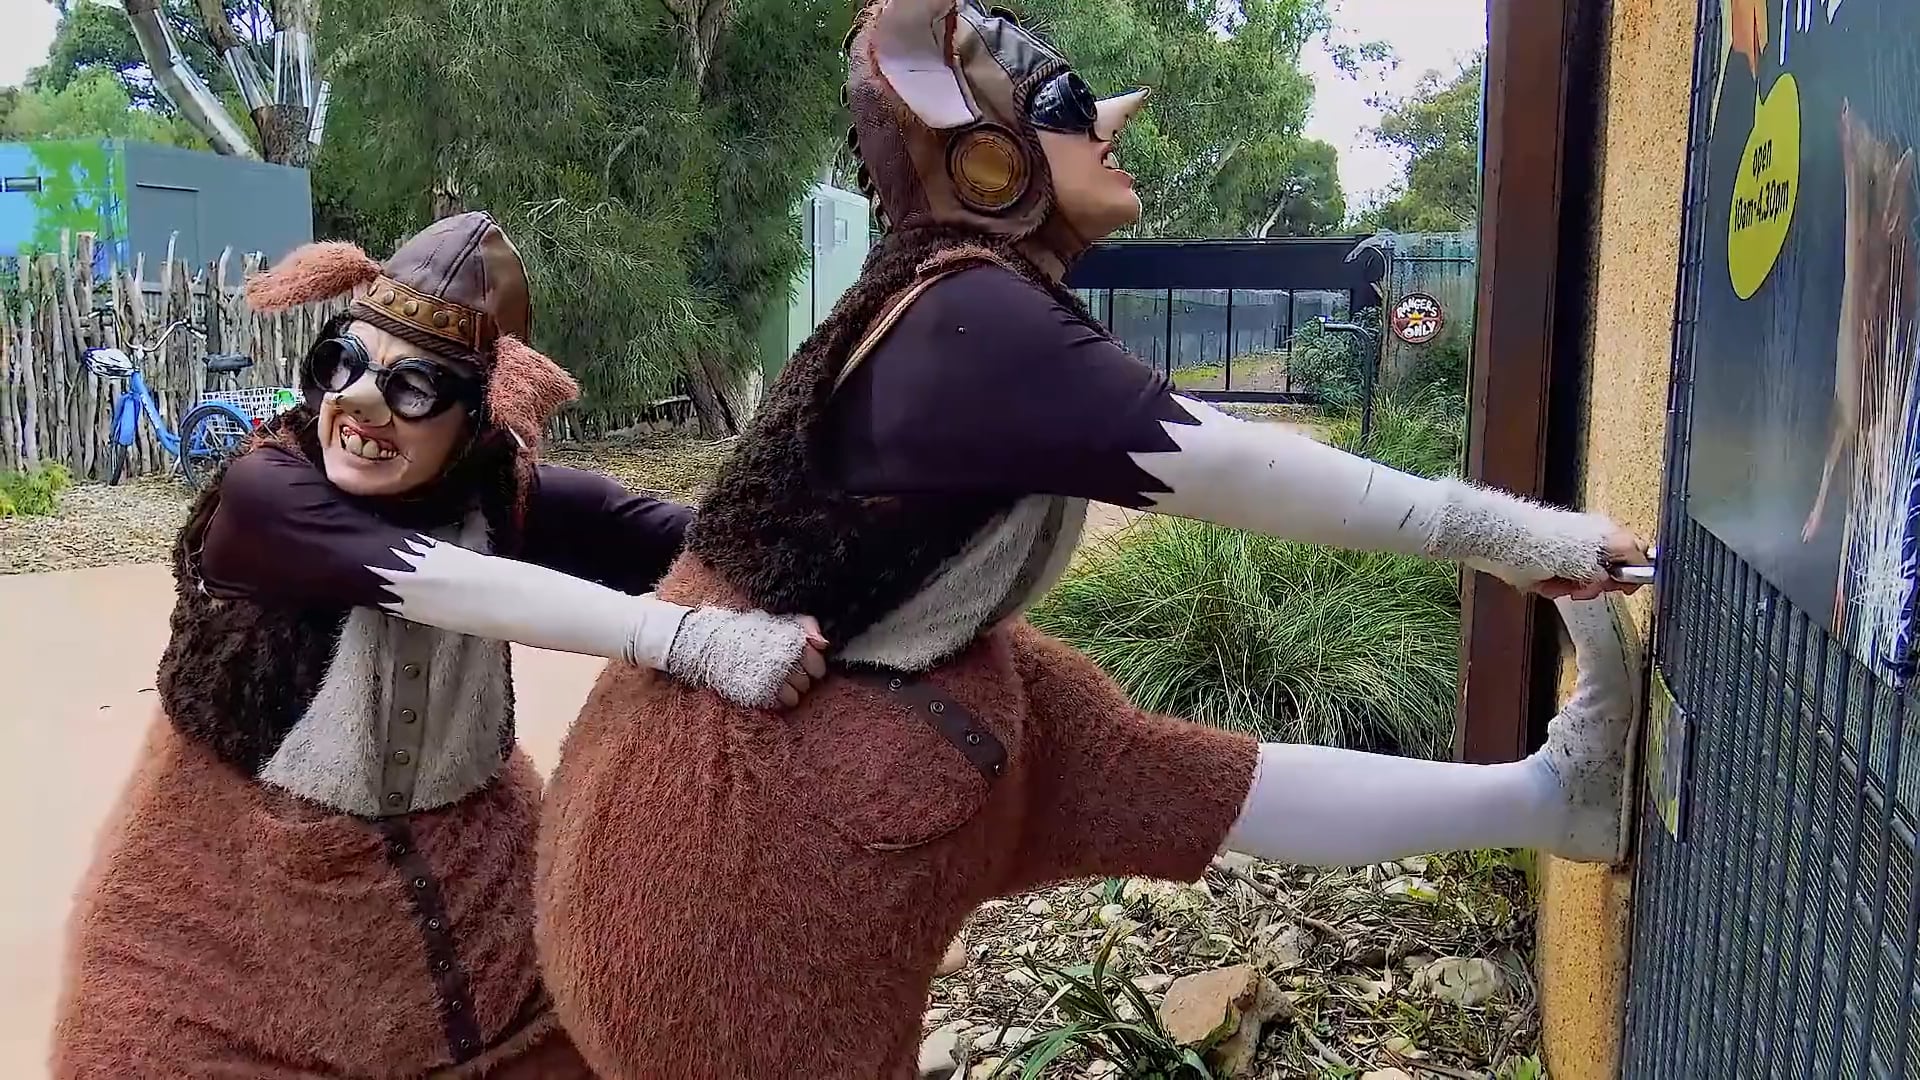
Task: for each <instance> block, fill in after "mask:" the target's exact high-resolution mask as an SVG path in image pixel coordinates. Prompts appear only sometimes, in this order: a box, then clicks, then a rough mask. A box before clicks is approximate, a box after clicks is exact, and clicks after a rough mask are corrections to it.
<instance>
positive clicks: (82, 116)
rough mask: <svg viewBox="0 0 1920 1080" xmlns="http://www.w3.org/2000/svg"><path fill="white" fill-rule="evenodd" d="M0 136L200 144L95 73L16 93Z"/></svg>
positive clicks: (187, 130)
mask: <svg viewBox="0 0 1920 1080" xmlns="http://www.w3.org/2000/svg"><path fill="white" fill-rule="evenodd" d="M88 6H93V5H88ZM123 21H124V17H123ZM0 138H6V139H17V140H22V141H37V140H42V139H138V140H141V141H143V142H156V143H164V144H166V145H168V146H188V147H196V148H198V147H204V146H205V145H206V144H205V143H204V142H203V141H202V140H201V138H200V136H199V135H198V134H197V133H196V132H195V131H194V130H193V128H191V127H189V126H188V125H187V124H186V123H185V122H184V121H182V120H180V119H179V118H178V117H176V116H172V115H163V114H161V113H158V112H155V111H153V110H151V109H147V108H142V107H138V106H136V105H135V104H134V103H133V102H132V101H131V100H130V99H129V98H128V97H127V90H126V86H125V85H124V84H123V83H122V82H121V81H120V79H119V78H118V77H117V76H115V75H114V74H113V73H112V72H110V71H105V70H98V69H95V70H87V71H82V72H79V73H77V74H74V75H73V76H72V77H71V78H69V79H67V80H65V81H64V82H63V83H62V84H61V85H60V87H59V88H58V89H55V88H53V87H52V86H51V85H48V86H42V87H39V88H36V89H30V90H23V91H21V92H19V93H18V94H17V95H16V96H15V97H14V99H13V103H12V108H11V109H9V110H8V111H7V114H6V116H5V118H4V120H0Z"/></svg>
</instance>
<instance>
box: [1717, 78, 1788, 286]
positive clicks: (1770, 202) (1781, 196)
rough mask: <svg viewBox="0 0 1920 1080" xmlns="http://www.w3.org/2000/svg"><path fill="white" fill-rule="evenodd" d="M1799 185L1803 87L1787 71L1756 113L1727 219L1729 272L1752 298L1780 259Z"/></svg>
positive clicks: (1758, 106)
mask: <svg viewBox="0 0 1920 1080" xmlns="http://www.w3.org/2000/svg"><path fill="white" fill-rule="evenodd" d="M1799 189H1800V88H1799V86H1798V85H1797V84H1796V83H1795V82H1794V81H1793V76H1792V75H1782V76H1780V78H1779V80H1778V81H1776V82H1775V83H1774V84H1773V89H1772V90H1770V91H1768V93H1767V96H1766V97H1765V98H1763V99H1761V100H1760V101H1759V102H1758V103H1757V104H1756V105H1755V107H1754V111H1753V131H1752V132H1751V133H1750V134H1748V135H1747V149H1746V151H1745V152H1744V153H1743V154H1741V155H1740V173H1739V175H1738V176H1736V177H1734V181H1733V209H1732V213H1730V214H1729V215H1728V217H1727V270H1728V272H1729V273H1730V274H1731V275H1732V277H1733V291H1734V293H1735V294H1736V295H1738V296H1739V297H1740V299H1742V300H1747V299H1751V298H1752V297H1753V294H1754V293H1756V292H1759V291H1760V286H1761V284H1762V283H1764V282H1765V281H1766V280H1767V275H1768V274H1770V273H1772V272H1773V264H1774V263H1776V262H1778V261H1780V249H1781V248H1783V247H1785V246H1786V243H1787V227H1788V226H1789V225H1791V224H1792V223H1793V204H1794V199H1795V198H1796V197H1797V196H1798V195H1799Z"/></svg>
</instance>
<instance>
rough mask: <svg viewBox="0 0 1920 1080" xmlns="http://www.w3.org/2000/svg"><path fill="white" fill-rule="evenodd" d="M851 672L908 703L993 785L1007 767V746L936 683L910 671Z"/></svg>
mask: <svg viewBox="0 0 1920 1080" xmlns="http://www.w3.org/2000/svg"><path fill="white" fill-rule="evenodd" d="M848 674H849V675H850V676H852V677H853V678H855V679H858V680H860V681H861V682H863V683H866V684H867V685H869V686H874V687H878V688H880V689H881V690H884V691H886V693H887V695H888V696H889V697H891V698H893V699H894V700H896V701H900V702H903V703H905V704H906V705H907V706H908V707H909V708H910V709H912V710H913V712H914V714H915V715H916V716H919V717H920V718H921V719H922V720H925V721H926V722H927V723H928V724H930V725H932V727H933V729H934V730H935V731H938V732H939V733H940V735H941V737H943V738H945V739H946V740H947V741H948V742H950V743H952V744H953V748H954V749H956V750H958V751H960V753H962V754H964V755H966V759H967V760H968V761H970V762H972V763H973V767H974V768H976V769H978V770H980V775H981V776H983V777H985V778H986V781H987V783H988V785H992V784H993V782H994V781H995V780H998V779H999V778H1000V774H1001V773H1003V772H1005V771H1006V769H1007V748H1006V747H1005V746H1004V745H1002V744H1001V742H1000V740H999V739H998V738H996V737H995V736H994V734H993V732H992V731H990V730H988V728H987V726H986V725H985V724H982V723H981V722H980V721H978V720H976V719H974V716H973V714H972V713H969V712H968V711H967V710H966V708H965V707H963V706H961V705H960V704H959V703H958V702H955V701H954V700H953V699H952V698H949V697H947V696H946V695H945V694H942V693H941V692H940V689H939V688H938V687H936V686H934V685H933V684H932V683H930V682H928V681H927V680H925V679H922V678H920V677H918V676H915V675H912V674H909V673H907V672H904V671H901V672H885V671H872V670H853V671H849V672H848Z"/></svg>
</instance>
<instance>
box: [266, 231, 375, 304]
mask: <svg viewBox="0 0 1920 1080" xmlns="http://www.w3.org/2000/svg"><path fill="white" fill-rule="evenodd" d="M379 276H380V264H379V263H377V262H374V261H373V259H372V258H370V257H369V256H368V255H367V253H366V252H364V251H361V250H360V249H359V248H357V247H355V246H353V245H352V244H349V243H346V242H345V241H342V240H327V241H322V242H321V243H317V244H304V245H302V246H300V247H297V248H295V249H293V250H292V251H291V252H289V253H288V254H287V257H286V258H284V259H281V260H280V261H279V262H277V263H275V264H273V267H272V268H271V269H269V270H267V271H266V272H265V273H262V274H255V275H254V276H253V277H252V278H250V279H249V280H248V281H247V304H248V306H250V307H252V308H253V309H254V310H255V311H284V310H286V309H288V308H296V307H299V306H301V305H302V304H313V303H318V302H319V301H322V300H331V299H333V298H334V297H336V296H345V295H346V294H348V293H350V292H352V291H353V290H354V289H356V288H358V287H360V286H362V285H365V284H366V283H367V282H369V281H372V280H373V279H374V278H377V277H379Z"/></svg>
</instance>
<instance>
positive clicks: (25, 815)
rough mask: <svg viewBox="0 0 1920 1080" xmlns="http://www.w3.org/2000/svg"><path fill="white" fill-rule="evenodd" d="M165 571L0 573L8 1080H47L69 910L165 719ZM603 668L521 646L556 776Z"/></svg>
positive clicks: (537, 757) (1, 989) (524, 701)
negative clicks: (156, 721) (144, 750)
mask: <svg viewBox="0 0 1920 1080" xmlns="http://www.w3.org/2000/svg"><path fill="white" fill-rule="evenodd" d="M172 604H173V581H172V578H171V577H170V576H169V574H168V572H167V568H166V567H165V566H162V565H157V564H148V565H144V566H113V567H107V568H104V569H99V570H78V571H73V572H69V573H58V574H15V575H3V576H0V815H3V816H0V820H5V821H7V822H8V823H9V824H8V826H7V827H6V828H5V829H4V830H0V867H4V868H5V870H4V872H0V1002H4V1003H5V1007H4V1008H0V1077H6V1078H8V1080H14V1078H22V1080H24V1078H28V1077H35V1076H45V1075H46V1053H47V1033H48V1029H49V1028H50V1026H51V1025H52V1021H53V1008H54V1000H55V997H56V995H57V993H58V990H59V976H60V960H61V949H62V946H63V938H64V928H65V923H66V917H67V908H68V905H69V903H70V902H71V900H72V894H73V890H74V888H75V886H76V885H77V883H78V882H79V880H80V876H81V874H82V873H83V872H84V871H85V869H86V865H87V861H88V859H89V857H90V856H91V854H92V850H93V840H94V836H95V833H96V832H97V831H98V829H99V827H100V824H101V822H102V820H103V819H104V817H105V816H106V814H107V812H108V810H109V809H110V808H111V806H112V803H113V799H114V797H115V796H116V795H117V794H118V792H119V788H120V785H121V783H122V782H123V781H124V780H125V778H126V776H127V774H128V772H129V771H130V770H131V768H132V766H133V759H134V755H135V754H136V753H137V752H138V751H139V749H140V744H141V737H142V735H143V734H144V733H145V731H146V728H147V725H148V724H149V723H151V722H152V720H153V717H154V709H155V700H154V698H155V695H154V693H153V674H154V666H155V663H156V662H157V661H158V660H159V658H160V650H161V649H162V648H163V647H164V646H165V645H166V642H167V616H168V613H169V612H170V611H171V609H172ZM601 665H602V661H599V660H595V659H592V658H589V657H581V656H569V655H564V654H560V653H550V652H543V651H540V650H537V649H521V648H519V647H517V646H516V647H515V649H514V658H513V673H514V696H515V700H516V703H517V704H516V716H517V723H518V728H519V732H520V737H521V739H522V741H523V742H524V744H525V745H526V747H527V752H528V753H529V754H531V755H532V756H533V759H534V761H535V762H536V763H538V764H539V765H540V767H541V768H543V769H545V768H549V767H551V766H552V764H553V761H554V758H555V757H556V755H557V754H558V752H559V748H560V739H561V737H562V735H563V734H564V733H565V731H566V726H567V724H569V723H570V722H571V721H572V720H573V716H574V714H575V713H576V712H577V711H578V710H579V708H580V703H581V702H582V701H583V700H585V698H586V695H587V690H588V689H589V688H590V687H591V686H592V685H593V680H594V678H595V676H597V675H598V674H599V671H600V668H601Z"/></svg>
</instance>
